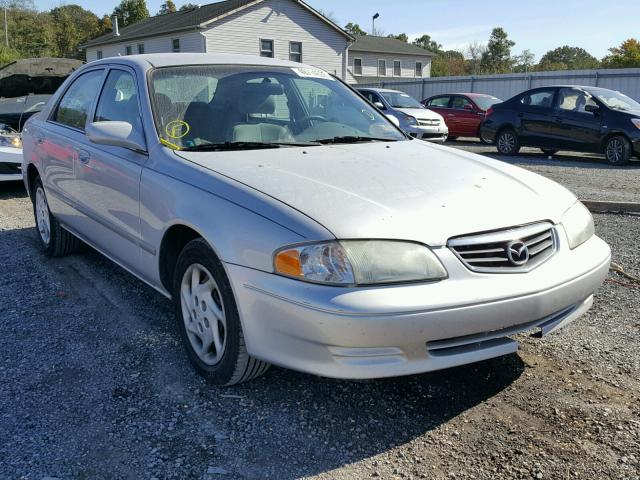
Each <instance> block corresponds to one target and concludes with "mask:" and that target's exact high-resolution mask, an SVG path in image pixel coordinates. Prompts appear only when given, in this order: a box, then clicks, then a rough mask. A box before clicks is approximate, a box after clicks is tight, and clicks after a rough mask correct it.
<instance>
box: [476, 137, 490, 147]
mask: <svg viewBox="0 0 640 480" xmlns="http://www.w3.org/2000/svg"><path fill="white" fill-rule="evenodd" d="M478 138H479V139H480V143H481V144H483V145H491V144H493V142H492V141H491V140H487V139H485V138H482V137H478Z"/></svg>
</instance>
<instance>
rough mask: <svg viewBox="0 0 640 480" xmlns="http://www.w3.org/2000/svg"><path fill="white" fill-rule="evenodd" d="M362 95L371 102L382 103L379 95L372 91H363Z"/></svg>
mask: <svg viewBox="0 0 640 480" xmlns="http://www.w3.org/2000/svg"><path fill="white" fill-rule="evenodd" d="M364 97H365V98H366V99H367V100H369V101H370V102H371V103H382V101H381V100H380V97H378V95H376V94H375V93H373V92H364Z"/></svg>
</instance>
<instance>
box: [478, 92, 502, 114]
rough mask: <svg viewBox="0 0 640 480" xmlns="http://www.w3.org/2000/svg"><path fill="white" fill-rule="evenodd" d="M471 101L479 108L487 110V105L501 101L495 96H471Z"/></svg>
mask: <svg viewBox="0 0 640 480" xmlns="http://www.w3.org/2000/svg"><path fill="white" fill-rule="evenodd" d="M473 101H474V102H476V105H477V106H478V108H480V110H485V111H486V110H489V107H491V106H493V105H495V104H496V103H500V102H502V100H500V99H499V98H496V97H490V96H488V95H487V96H486V97H473Z"/></svg>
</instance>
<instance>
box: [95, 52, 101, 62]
mask: <svg viewBox="0 0 640 480" xmlns="http://www.w3.org/2000/svg"><path fill="white" fill-rule="evenodd" d="M96 55H97V58H98V60H100V59H101V58H102V50H98V53H97V54H96Z"/></svg>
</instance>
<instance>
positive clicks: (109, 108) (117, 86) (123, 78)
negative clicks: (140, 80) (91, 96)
mask: <svg viewBox="0 0 640 480" xmlns="http://www.w3.org/2000/svg"><path fill="white" fill-rule="evenodd" d="M95 121H97V122H105V121H106V122H108V121H118V122H127V123H130V124H131V125H139V123H140V111H139V109H138V95H137V89H136V84H135V81H134V79H133V76H132V75H131V74H130V73H129V72H125V71H124V70H111V71H110V72H109V75H108V76H107V80H106V81H105V82H104V87H103V88H102V93H101V94H100V99H99V100H98V106H97V107H96V115H95Z"/></svg>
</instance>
